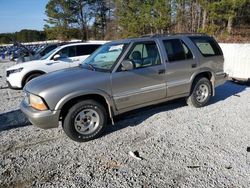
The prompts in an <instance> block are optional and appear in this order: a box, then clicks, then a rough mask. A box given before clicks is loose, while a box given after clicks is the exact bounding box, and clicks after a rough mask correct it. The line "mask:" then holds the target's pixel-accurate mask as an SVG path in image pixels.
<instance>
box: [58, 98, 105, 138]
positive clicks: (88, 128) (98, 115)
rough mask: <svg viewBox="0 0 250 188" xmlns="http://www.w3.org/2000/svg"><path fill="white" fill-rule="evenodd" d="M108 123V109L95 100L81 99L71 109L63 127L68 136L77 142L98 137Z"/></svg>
mask: <svg viewBox="0 0 250 188" xmlns="http://www.w3.org/2000/svg"><path fill="white" fill-rule="evenodd" d="M106 124H107V114H106V110H105V108H104V107H103V105H101V104H100V103H98V102H96V101H94V100H85V101H81V102H79V103H77V104H75V105H74V106H72V107H71V108H70V109H69V112H68V113H67V115H66V117H65V119H64V121H63V129H64V131H65V133H66V135H67V136H68V137H70V138H71V139H72V140H74V141H76V142H85V141H89V140H92V139H95V138H97V137H98V136H99V135H100V134H101V133H102V132H103V130H104V129H105V127H106Z"/></svg>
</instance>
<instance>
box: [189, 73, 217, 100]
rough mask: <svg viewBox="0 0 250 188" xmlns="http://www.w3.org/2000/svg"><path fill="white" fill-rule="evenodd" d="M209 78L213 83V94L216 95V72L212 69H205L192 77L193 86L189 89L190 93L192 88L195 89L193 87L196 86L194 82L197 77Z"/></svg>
mask: <svg viewBox="0 0 250 188" xmlns="http://www.w3.org/2000/svg"><path fill="white" fill-rule="evenodd" d="M203 77H205V78H207V79H208V80H209V81H210V82H211V84H212V96H214V95H215V75H214V73H213V72H212V71H211V70H204V71H201V72H198V73H196V74H194V75H193V76H192V78H191V80H192V81H191V83H192V84H191V87H190V90H189V92H190V93H189V94H191V92H192V90H193V87H194V83H195V81H196V80H197V79H199V78H203Z"/></svg>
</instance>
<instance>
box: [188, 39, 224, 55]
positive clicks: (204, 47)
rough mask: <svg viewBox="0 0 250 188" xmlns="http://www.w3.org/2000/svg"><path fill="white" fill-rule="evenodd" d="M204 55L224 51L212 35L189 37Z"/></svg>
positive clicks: (220, 53) (219, 53)
mask: <svg viewBox="0 0 250 188" xmlns="http://www.w3.org/2000/svg"><path fill="white" fill-rule="evenodd" d="M189 38H190V39H191V41H192V42H193V43H194V44H195V45H196V46H197V48H198V49H199V50H200V52H201V54H202V55H203V56H204V57H210V56H218V55H222V51H221V49H220V47H219V45H218V44H217V42H215V40H214V39H213V38H211V37H189Z"/></svg>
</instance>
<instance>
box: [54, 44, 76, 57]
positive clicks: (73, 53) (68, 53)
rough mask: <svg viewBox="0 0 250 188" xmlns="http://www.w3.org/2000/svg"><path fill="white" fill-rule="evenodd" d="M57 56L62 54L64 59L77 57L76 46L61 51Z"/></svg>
mask: <svg viewBox="0 0 250 188" xmlns="http://www.w3.org/2000/svg"><path fill="white" fill-rule="evenodd" d="M57 54H60V56H61V57H62V58H67V57H75V56H76V51H75V46H69V47H65V48H63V49H61V50H60V51H59V52H58V53H57Z"/></svg>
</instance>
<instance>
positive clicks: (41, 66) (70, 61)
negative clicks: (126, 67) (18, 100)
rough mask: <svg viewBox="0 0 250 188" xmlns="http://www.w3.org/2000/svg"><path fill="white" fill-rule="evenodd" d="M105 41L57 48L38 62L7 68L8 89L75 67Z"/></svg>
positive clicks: (19, 87)
mask: <svg viewBox="0 0 250 188" xmlns="http://www.w3.org/2000/svg"><path fill="white" fill-rule="evenodd" d="M104 43H106V41H95V42H94V41H92V42H89V43H72V44H67V45H63V46H59V47H57V48H56V49H54V50H52V51H51V52H49V53H48V54H46V55H45V56H43V57H42V58H41V59H39V60H34V61H29V62H25V63H21V64H17V65H14V66H11V67H9V68H8V69H7V70H6V79H7V83H8V86H9V88H11V89H22V88H23V87H24V86H25V84H26V83H28V82H29V81H30V80H31V79H33V78H35V77H38V76H40V75H42V74H46V73H49V72H52V71H56V70H61V69H65V68H70V67H76V66H78V65H79V64H80V63H82V62H83V61H84V60H85V59H86V58H87V57H88V56H89V55H90V54H91V53H93V52H94V51H95V50H96V49H97V48H98V47H100V46H101V45H102V44H104Z"/></svg>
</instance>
